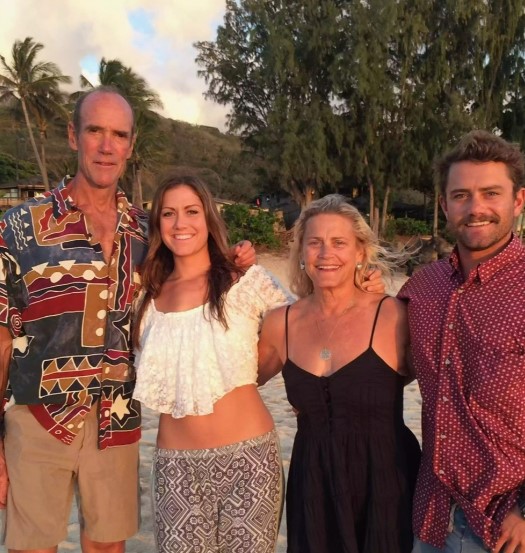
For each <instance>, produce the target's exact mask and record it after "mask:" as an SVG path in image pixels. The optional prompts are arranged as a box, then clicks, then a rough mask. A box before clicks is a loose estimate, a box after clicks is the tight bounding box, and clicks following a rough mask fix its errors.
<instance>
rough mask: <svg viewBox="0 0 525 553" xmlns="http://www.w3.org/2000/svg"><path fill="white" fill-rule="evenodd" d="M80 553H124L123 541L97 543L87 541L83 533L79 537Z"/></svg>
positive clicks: (124, 543) (124, 544)
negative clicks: (80, 543)
mask: <svg viewBox="0 0 525 553" xmlns="http://www.w3.org/2000/svg"><path fill="white" fill-rule="evenodd" d="M81 542H82V553H124V552H125V548H126V542H125V541H116V542H99V541H93V540H91V539H89V538H88V537H87V536H86V534H85V533H82V536H81Z"/></svg>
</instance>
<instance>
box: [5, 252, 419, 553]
mask: <svg viewBox="0 0 525 553" xmlns="http://www.w3.org/2000/svg"><path fill="white" fill-rule="evenodd" d="M258 258H259V263H260V264H261V265H263V266H265V267H266V268H267V269H269V270H270V271H272V272H273V273H274V274H275V275H276V276H277V277H278V278H279V280H280V281H281V282H282V283H283V284H287V282H288V277H287V258H286V256H283V255H275V254H261V255H259V256H258ZM405 280H406V277H403V276H400V277H397V278H396V279H395V282H394V287H393V289H392V290H391V292H392V293H393V292H395V291H396V290H397V289H398V288H399V287H400V286H401V284H402V283H403V282H404V281H405ZM261 395H262V396H263V399H264V401H265V402H266V405H267V406H268V408H269V409H270V411H271V413H272V415H273V417H274V420H275V424H276V427H277V429H278V432H279V437H280V439H281V447H282V453H283V459H284V467H285V471H286V472H287V471H288V466H289V463H290V455H291V452H292V442H293V438H294V435H295V429H296V423H295V416H294V414H293V413H292V410H291V408H290V405H289V403H288V402H287V400H286V394H285V390H284V382H283V380H282V378H281V376H280V375H279V376H277V377H275V378H274V379H272V380H271V381H270V382H269V383H268V384H266V385H265V386H264V387H263V388H262V389H261ZM420 412H421V399H420V396H419V390H418V388H417V384H416V383H412V384H410V385H409V386H407V388H406V389H405V421H406V423H407V425H408V426H409V427H410V428H411V429H412V430H413V431H414V433H415V434H416V436H417V437H418V438H419V439H420V440H421V430H420ZM157 418H158V417H157V415H156V414H155V413H154V412H153V411H150V410H149V409H144V411H143V432H142V440H141V442H140V455H141V467H140V483H141V489H142V496H141V503H142V524H141V527H140V532H139V533H138V534H137V535H136V536H135V537H134V538H133V539H131V540H129V541H128V543H127V548H126V550H127V551H128V552H133V553H155V545H154V540H153V536H152V516H151V504H150V496H149V481H150V471H151V459H152V453H153V448H154V446H155V439H156V427H157ZM79 543H80V542H79V524H78V519H77V513H76V507H74V508H73V510H72V514H71V518H70V521H69V527H68V539H67V540H66V541H64V542H62V543H61V544H60V546H59V548H58V551H59V553H66V552H71V551H72V552H75V553H80V552H81V549H80V545H79ZM5 551H6V549H5V548H3V547H0V553H5ZM277 551H278V553H284V551H286V521H285V520H284V517H283V523H282V525H281V531H280V535H279V543H278V548H277Z"/></svg>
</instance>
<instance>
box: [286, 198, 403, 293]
mask: <svg viewBox="0 0 525 553" xmlns="http://www.w3.org/2000/svg"><path fill="white" fill-rule="evenodd" d="M321 214H332V215H341V216H342V217H345V218H346V219H348V220H349V221H350V223H352V229H353V231H354V234H355V237H356V240H357V242H358V244H360V245H361V247H362V248H363V261H362V265H363V266H362V268H361V269H360V270H358V271H356V276H355V281H354V282H355V284H356V286H357V287H358V288H359V289H361V290H362V289H363V287H362V283H363V280H364V278H365V275H366V274H367V273H368V271H369V269H371V268H375V269H379V271H381V275H382V276H383V278H387V279H391V278H392V275H393V273H394V270H395V269H396V268H398V267H399V265H400V264H401V263H403V261H405V260H406V258H407V255H406V253H403V252H399V253H396V252H391V251H389V250H387V249H386V248H384V247H383V246H381V245H380V244H379V241H378V239H377V237H376V236H375V234H374V233H373V231H372V229H371V228H370V227H369V226H368V224H367V223H366V221H365V220H364V218H363V216H362V215H361V214H360V213H359V211H358V210H357V209H356V208H355V207H354V206H352V205H350V204H349V203H348V202H347V201H346V199H345V198H344V197H343V196H341V195H339V194H329V195H328V196H324V197H323V198H320V199H319V200H315V201H313V202H312V203H311V204H310V205H308V206H307V207H306V208H304V209H303V211H302V213H301V215H300V216H299V218H298V219H297V221H296V222H295V225H294V241H293V243H292V248H291V250H290V289H291V290H292V292H294V293H295V294H297V296H299V297H300V298H304V297H305V296H308V295H309V294H311V293H312V292H313V290H314V287H313V283H312V281H311V279H310V277H309V276H308V275H307V274H306V271H304V270H302V269H301V268H300V262H301V258H302V255H301V253H302V249H303V240H304V233H305V230H306V224H307V223H308V221H309V220H310V219H311V218H312V217H315V216H316V215H321Z"/></svg>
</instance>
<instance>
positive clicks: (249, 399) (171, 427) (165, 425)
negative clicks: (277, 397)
mask: <svg viewBox="0 0 525 553" xmlns="http://www.w3.org/2000/svg"><path fill="white" fill-rule="evenodd" d="M273 427H274V423H273V419H272V416H271V415H270V413H269V411H268V409H267V408H266V406H265V405H264V403H263V400H262V399H261V396H260V395H259V392H258V391H257V387H256V386H255V385H254V384H250V385H247V386H241V387H239V388H235V389H234V390H232V391H231V392H229V393H228V394H226V395H225V396H224V397H222V398H221V399H219V400H218V401H217V402H216V403H215V405H214V406H213V413H210V414H209V415H200V416H187V417H184V418H181V419H175V418H173V417H172V416H171V415H167V414H162V415H161V416H160V420H159V433H158V436H157V447H159V448H162V449H208V448H212V447H220V446H224V445H229V444H234V443H236V442H241V441H243V440H248V439H250V438H255V437H256V436H260V435H262V434H265V433H266V432H269V431H270V430H272V429H273Z"/></svg>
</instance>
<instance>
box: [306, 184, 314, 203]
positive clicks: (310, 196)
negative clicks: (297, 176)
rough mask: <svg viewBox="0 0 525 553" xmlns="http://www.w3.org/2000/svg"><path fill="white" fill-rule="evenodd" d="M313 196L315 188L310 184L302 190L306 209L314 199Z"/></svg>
mask: <svg viewBox="0 0 525 553" xmlns="http://www.w3.org/2000/svg"><path fill="white" fill-rule="evenodd" d="M314 195H315V188H314V187H313V186H312V185H311V184H307V185H306V186H305V190H304V196H305V197H304V200H305V201H304V206H305V207H308V206H309V205H310V204H311V203H312V200H313V199H314Z"/></svg>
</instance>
